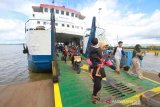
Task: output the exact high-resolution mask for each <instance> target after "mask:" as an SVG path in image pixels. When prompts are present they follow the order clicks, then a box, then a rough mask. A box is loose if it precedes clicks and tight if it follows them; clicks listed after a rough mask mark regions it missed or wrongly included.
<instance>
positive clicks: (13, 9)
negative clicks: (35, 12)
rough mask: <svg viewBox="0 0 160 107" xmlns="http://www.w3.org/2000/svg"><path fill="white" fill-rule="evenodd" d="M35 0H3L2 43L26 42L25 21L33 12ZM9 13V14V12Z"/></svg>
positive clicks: (0, 5) (0, 30)
mask: <svg viewBox="0 0 160 107" xmlns="http://www.w3.org/2000/svg"><path fill="white" fill-rule="evenodd" d="M33 5H38V2H36V1H33V0H2V1H1V3H0V10H1V12H0V14H1V15H3V16H0V25H2V26H0V43H22V42H25V31H24V26H25V22H26V21H27V20H28V18H29V17H30V15H31V13H32V8H31V7H32V6H33ZM7 13H8V14H7Z"/></svg>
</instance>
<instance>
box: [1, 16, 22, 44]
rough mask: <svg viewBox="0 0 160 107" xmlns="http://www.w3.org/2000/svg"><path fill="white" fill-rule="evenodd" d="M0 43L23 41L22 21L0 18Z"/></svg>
mask: <svg viewBox="0 0 160 107" xmlns="http://www.w3.org/2000/svg"><path fill="white" fill-rule="evenodd" d="M0 24H1V25H3V26H0V38H1V39H0V43H6V42H7V43H15V42H18V43H22V42H24V39H25V36H24V22H23V21H21V20H11V19H2V18H0Z"/></svg>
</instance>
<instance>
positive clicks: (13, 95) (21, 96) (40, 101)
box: [0, 79, 54, 107]
mask: <svg viewBox="0 0 160 107" xmlns="http://www.w3.org/2000/svg"><path fill="white" fill-rule="evenodd" d="M53 101H54V100H53V82H52V80H51V79H49V80H41V81H36V82H29V83H24V84H23V83H22V84H16V85H8V86H0V107H53V105H54V104H53V103H54V102H53Z"/></svg>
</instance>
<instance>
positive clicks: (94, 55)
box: [89, 38, 102, 78]
mask: <svg viewBox="0 0 160 107" xmlns="http://www.w3.org/2000/svg"><path fill="white" fill-rule="evenodd" d="M91 43H92V45H91V46H90V48H89V59H90V61H91V62H92V65H91V66H90V67H91V73H90V76H91V78H93V77H92V73H93V70H94V68H97V71H96V76H100V73H99V70H100V68H101V64H102V53H101V49H100V47H98V39H97V38H94V39H93V40H92V41H91Z"/></svg>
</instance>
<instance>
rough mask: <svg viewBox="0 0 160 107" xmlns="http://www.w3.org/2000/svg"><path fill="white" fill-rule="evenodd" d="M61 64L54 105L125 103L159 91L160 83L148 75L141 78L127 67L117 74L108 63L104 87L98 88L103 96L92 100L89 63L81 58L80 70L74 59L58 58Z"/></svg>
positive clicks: (123, 106) (90, 106) (87, 106)
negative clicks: (77, 68) (75, 67)
mask: <svg viewBox="0 0 160 107" xmlns="http://www.w3.org/2000/svg"><path fill="white" fill-rule="evenodd" d="M57 63H58V66H59V68H60V76H59V82H58V83H54V97H55V98H54V99H55V107H106V106H113V107H114V106H115V107H116V105H118V107H126V106H130V105H131V104H133V103H140V102H138V100H139V97H140V95H143V93H144V92H147V91H152V92H155V93H159V90H160V83H158V82H155V81H153V80H150V79H148V78H144V79H138V78H137V77H136V76H130V75H128V74H127V73H126V72H125V71H121V74H120V75H118V74H116V73H115V72H114V71H113V70H111V69H110V68H108V67H106V68H105V72H106V75H107V78H106V79H103V80H102V89H101V90H100V92H99V96H100V97H101V100H100V101H98V102H97V104H93V103H92V100H93V99H92V90H93V82H92V80H91V79H90V77H89V75H88V74H89V73H88V72H87V71H88V65H87V64H86V62H85V61H83V62H82V64H83V66H82V67H81V69H82V72H81V73H80V74H77V73H76V71H74V70H73V68H72V66H71V63H70V62H67V64H65V63H64V62H63V61H58V62H57Z"/></svg>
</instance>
